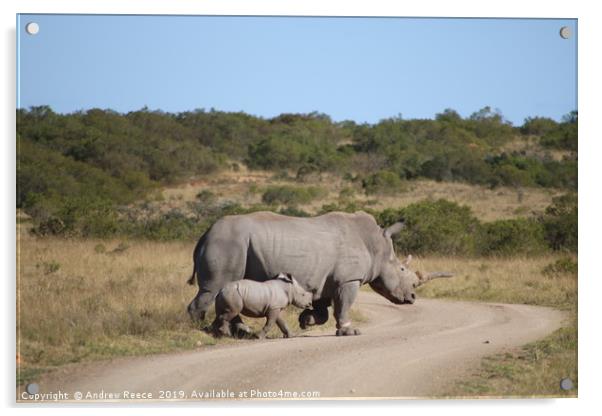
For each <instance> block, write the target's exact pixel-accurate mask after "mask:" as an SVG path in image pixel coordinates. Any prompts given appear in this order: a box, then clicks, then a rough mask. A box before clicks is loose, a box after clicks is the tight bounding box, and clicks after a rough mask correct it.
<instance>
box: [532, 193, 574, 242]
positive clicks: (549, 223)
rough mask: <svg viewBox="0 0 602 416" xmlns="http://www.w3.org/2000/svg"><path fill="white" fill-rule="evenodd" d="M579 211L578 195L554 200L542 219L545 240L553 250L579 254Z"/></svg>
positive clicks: (569, 195)
mask: <svg viewBox="0 0 602 416" xmlns="http://www.w3.org/2000/svg"><path fill="white" fill-rule="evenodd" d="M577 211H578V210H577V195H576V194H566V195H562V196H559V197H556V198H554V199H553V200H552V204H551V205H550V206H549V207H547V208H546V211H545V213H544V214H543V215H542V216H541V217H540V220H541V222H542V224H543V229H544V234H545V239H546V241H547V243H548V245H549V246H550V247H551V248H552V249H554V250H568V251H573V252H577V245H578V219H577Z"/></svg>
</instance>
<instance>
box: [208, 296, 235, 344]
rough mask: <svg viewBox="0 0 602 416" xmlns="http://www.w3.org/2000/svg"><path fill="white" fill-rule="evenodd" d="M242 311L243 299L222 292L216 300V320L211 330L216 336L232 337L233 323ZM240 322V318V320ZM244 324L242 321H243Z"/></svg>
mask: <svg viewBox="0 0 602 416" xmlns="http://www.w3.org/2000/svg"><path fill="white" fill-rule="evenodd" d="M241 310H242V299H240V296H239V295H238V294H232V293H231V292H226V291H222V292H220V293H219V294H218V295H217V297H216V298H215V320H214V321H213V324H212V325H211V329H212V331H213V333H214V335H215V336H228V337H230V336H232V331H231V330H230V326H231V321H232V320H235V318H237V317H238V314H239V313H240V311H241ZM238 319H239V320H240V318H238ZM241 322H242V321H241Z"/></svg>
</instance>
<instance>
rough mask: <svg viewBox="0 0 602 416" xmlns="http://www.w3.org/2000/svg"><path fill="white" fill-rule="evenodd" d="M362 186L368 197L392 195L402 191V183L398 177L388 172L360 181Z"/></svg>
mask: <svg viewBox="0 0 602 416" xmlns="http://www.w3.org/2000/svg"><path fill="white" fill-rule="evenodd" d="M362 186H363V187H364V190H365V191H366V194H368V195H373V194H379V195H394V194H397V193H399V192H401V191H403V181H402V180H401V178H400V177H399V175H397V174H395V173H393V172H391V171H388V170H380V171H378V172H376V173H373V174H372V175H370V176H368V177H367V178H365V179H364V180H363V181H362Z"/></svg>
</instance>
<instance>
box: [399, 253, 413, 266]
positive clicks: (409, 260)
mask: <svg viewBox="0 0 602 416" xmlns="http://www.w3.org/2000/svg"><path fill="white" fill-rule="evenodd" d="M411 262H412V255H411V254H408V257H406V259H405V260H404V261H402V262H401V264H403V265H404V266H406V267H408V266H409V265H410V263H411Z"/></svg>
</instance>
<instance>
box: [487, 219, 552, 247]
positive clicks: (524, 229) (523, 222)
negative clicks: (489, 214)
mask: <svg viewBox="0 0 602 416" xmlns="http://www.w3.org/2000/svg"><path fill="white" fill-rule="evenodd" d="M478 242H479V244H478V247H479V249H478V252H479V254H482V255H501V256H508V255H512V254H526V255H532V254H540V253H543V252H545V251H546V250H548V246H547V245H546V240H545V234H544V229H543V227H542V225H541V224H540V223H539V222H537V221H535V220H533V219H527V218H516V219H510V220H499V221H493V222H489V223H485V224H483V225H482V226H481V231H480V235H479V238H478Z"/></svg>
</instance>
